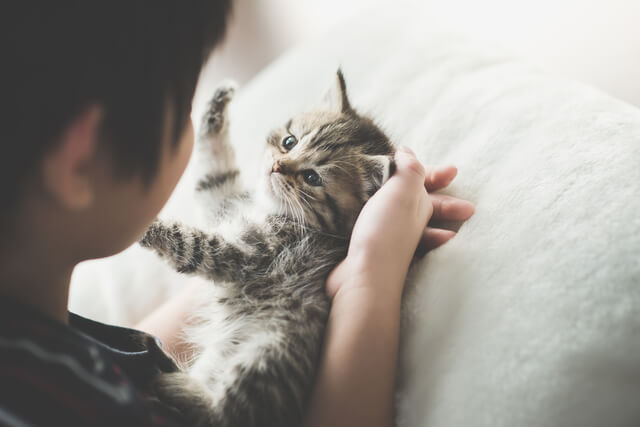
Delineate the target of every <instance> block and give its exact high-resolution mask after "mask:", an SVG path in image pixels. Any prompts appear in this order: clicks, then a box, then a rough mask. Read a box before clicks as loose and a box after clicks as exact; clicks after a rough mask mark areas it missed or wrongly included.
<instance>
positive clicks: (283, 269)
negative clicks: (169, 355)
mask: <svg viewBox="0 0 640 427" xmlns="http://www.w3.org/2000/svg"><path fill="white" fill-rule="evenodd" d="M233 93H234V89H233V87H231V86H229V87H221V88H219V89H218V90H217V91H216V92H215V94H214V96H213V98H212V100H211V102H210V104H209V108H208V111H207V112H206V113H205V115H204V117H203V120H202V123H201V126H200V130H199V133H198V135H199V136H198V140H199V141H198V147H197V148H198V149H199V150H201V151H202V152H201V153H200V154H201V156H200V157H201V159H204V165H205V166H206V167H207V168H208V169H209V173H208V174H207V175H205V176H204V177H203V178H202V179H201V180H200V181H199V183H198V185H197V189H196V191H197V193H198V195H200V196H203V197H205V198H206V199H207V202H208V205H207V208H208V209H209V211H210V212H211V213H212V215H211V220H210V223H211V226H212V227H211V230H200V229H195V228H191V227H187V226H185V225H182V224H180V223H164V222H158V221H157V222H155V223H154V224H152V225H151V227H150V228H149V230H148V231H147V232H146V234H145V235H144V237H143V239H142V240H141V242H140V243H141V244H142V245H143V246H145V247H149V248H152V249H154V250H155V251H156V252H157V253H158V254H159V255H160V256H162V257H164V258H166V259H167V260H168V261H169V262H170V263H171V264H172V265H173V266H174V267H175V268H176V269H177V270H178V271H179V272H182V273H189V274H196V275H200V276H202V277H205V278H207V279H209V280H211V282H212V286H211V289H210V290H208V292H210V293H209V294H207V295H205V296H203V301H202V309H201V310H200V312H199V313H198V316H199V318H200V319H201V322H200V323H199V324H198V326H196V327H195V328H194V330H193V331H192V332H191V333H190V339H191V340H192V341H193V343H194V344H195V345H196V347H197V356H196V357H195V358H194V361H193V363H192V364H191V366H189V367H188V368H187V369H186V370H185V371H183V372H178V373H172V374H164V375H163V376H160V377H159V378H158V380H157V389H158V394H159V396H160V398H161V399H162V400H164V401H165V402H166V403H168V404H170V405H172V406H173V407H175V408H177V409H178V410H179V411H181V412H182V413H183V414H184V415H185V416H186V417H187V418H188V420H189V421H190V422H192V423H193V424H194V425H198V426H220V427H223V426H224V427H237V426H245V427H251V426H262V427H264V426H278V427H286V426H299V425H300V423H301V420H302V415H303V410H304V408H305V403H306V401H307V398H308V397H309V392H310V390H311V388H312V385H313V383H314V377H315V373H316V367H317V363H318V359H319V355H320V350H321V345H322V338H323V332H324V327H325V323H326V321H327V317H328V312H329V306H330V302H329V300H328V298H327V296H326V294H325V290H324V283H325V280H326V278H327V276H328V274H329V272H330V271H331V269H332V268H333V267H334V266H335V265H336V264H338V263H339V262H340V261H341V260H342V259H343V258H344V256H345V255H346V251H347V246H348V243H349V237H350V234H351V229H352V227H353V225H354V222H355V219H356V217H357V215H358V213H359V212H360V210H361V208H362V206H363V205H364V203H365V202H366V201H367V199H368V198H369V197H371V195H372V194H373V193H374V192H375V191H376V190H377V189H378V188H379V187H380V186H381V185H382V183H384V182H385V181H386V180H387V179H388V177H389V176H390V175H391V174H393V171H394V168H395V164H394V162H393V153H394V148H393V145H392V144H391V143H390V142H389V139H388V138H387V137H386V136H385V134H384V133H383V132H382V131H381V130H380V129H379V128H378V127H377V126H376V125H375V124H374V123H373V122H372V121H371V120H370V119H368V118H366V117H362V116H360V115H358V114H357V113H356V111H355V110H354V109H353V108H352V107H351V105H350V103H349V99H348V97H347V92H346V87H345V81H344V77H343V75H342V73H341V72H340V70H338V72H337V76H336V83H335V88H334V89H333V91H332V92H331V93H332V96H330V97H329V99H331V100H332V101H331V102H329V103H327V104H325V105H323V106H322V107H320V108H318V109H316V110H314V111H312V112H309V113H306V114H302V115H300V116H298V117H295V118H293V119H291V120H289V121H288V122H287V123H286V125H285V126H284V127H283V128H280V129H277V130H275V131H273V132H272V133H271V134H270V135H269V136H268V137H267V147H266V155H265V165H264V168H263V170H262V179H261V183H260V185H259V186H258V188H257V190H256V191H254V192H252V193H248V192H245V191H244V189H243V188H242V187H241V185H240V180H239V174H240V173H239V170H238V169H237V167H236V165H235V162H234V153H233V149H232V147H231V145H230V144H229V141H228V119H227V104H228V103H229V101H230V100H231V98H232V96H233Z"/></svg>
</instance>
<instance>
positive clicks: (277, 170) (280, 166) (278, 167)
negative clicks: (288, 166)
mask: <svg viewBox="0 0 640 427" xmlns="http://www.w3.org/2000/svg"><path fill="white" fill-rule="evenodd" d="M271 172H272V173H273V172H275V173H285V169H284V165H283V164H282V163H280V160H276V162H275V163H274V164H273V166H271Z"/></svg>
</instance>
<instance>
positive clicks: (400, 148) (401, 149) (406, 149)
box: [398, 145, 416, 156]
mask: <svg viewBox="0 0 640 427" xmlns="http://www.w3.org/2000/svg"><path fill="white" fill-rule="evenodd" d="M398 150H399V151H402V152H403V153H409V154H411V155H412V156H415V155H416V153H414V152H413V150H412V149H411V148H409V147H407V146H406V145H401V146H400V147H398Z"/></svg>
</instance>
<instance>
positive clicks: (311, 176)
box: [302, 169, 322, 187]
mask: <svg viewBox="0 0 640 427" xmlns="http://www.w3.org/2000/svg"><path fill="white" fill-rule="evenodd" d="M302 178H303V179H304V182H306V183H307V184H309V185H313V186H314V187H318V186H320V185H322V179H320V175H318V174H317V173H316V172H315V171H312V170H311V169H309V170H306V171H302Z"/></svg>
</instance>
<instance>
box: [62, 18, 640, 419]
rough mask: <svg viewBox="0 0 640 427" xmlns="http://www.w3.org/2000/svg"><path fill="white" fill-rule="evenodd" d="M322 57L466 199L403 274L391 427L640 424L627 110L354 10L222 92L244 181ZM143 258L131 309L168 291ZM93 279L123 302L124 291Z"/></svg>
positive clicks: (637, 121)
mask: <svg viewBox="0 0 640 427" xmlns="http://www.w3.org/2000/svg"><path fill="white" fill-rule="evenodd" d="M338 64H341V65H342V67H343V70H344V74H345V77H346V80H347V86H348V90H349V93H350V96H351V99H352V103H353V105H354V106H355V107H356V109H358V110H360V111H362V112H368V113H370V115H371V116H372V117H373V118H375V119H376V121H377V122H378V123H380V124H381V125H382V126H383V128H384V129H385V130H386V131H387V132H388V133H389V135H391V136H392V139H393V140H394V141H395V142H396V143H398V144H404V145H408V146H410V147H412V148H413V149H414V150H415V151H416V152H417V154H418V156H419V158H420V159H421V160H422V161H423V162H424V163H427V164H449V163H453V164H455V165H457V166H458V168H459V170H460V173H459V177H458V178H457V179H456V181H454V184H453V185H452V186H451V187H450V188H449V189H448V190H447V192H448V193H450V194H454V195H456V196H458V197H462V198H466V199H469V200H471V201H473V202H474V203H475V204H476V214H475V216H474V217H473V218H472V219H471V220H470V221H468V222H467V223H466V224H464V225H463V226H462V227H461V228H460V230H459V233H458V235H457V236H456V237H455V239H454V240H452V241H451V242H449V243H448V244H447V245H445V246H444V247H442V248H440V249H438V250H435V251H433V252H431V253H430V254H429V255H427V257H426V258H425V259H423V260H422V261H421V262H419V263H418V264H416V265H415V267H414V269H413V270H412V272H411V279H410V282H409V284H408V285H407V291H406V294H405V310H404V315H405V318H404V319H403V320H404V326H403V340H402V341H403V343H402V350H401V369H400V378H399V387H398V419H399V425H400V426H411V427H418V426H447V427H450V426H492V427H494V426H602V425H607V426H637V425H640V288H639V287H640V214H639V213H640V197H639V196H640V167H639V166H640V110H638V109H636V108H635V107H632V106H629V105H627V104H625V103H623V102H620V101H617V100H615V99H613V98H611V97H609V96H607V95H605V94H603V93H601V92H598V91H596V90H593V89H591V88H589V87H586V86H583V85H579V84H576V83H572V82H569V81H560V80H557V79H554V78H551V77H547V76H545V75H543V74H540V73H538V72H536V71H535V70H532V69H530V68H528V67H527V66H526V65H522V64H520V63H518V62H517V61H515V60H513V59H511V58H509V57H508V56H507V55H505V54H502V53H496V52H494V51H493V50H492V49H491V48H490V47H485V46H475V45H474V43H473V42H471V41H468V40H467V41H465V40H461V39H458V38H457V37H454V36H448V35H447V33H446V32H443V31H441V30H437V29H436V25H435V23H433V22H429V18H428V16H427V15H425V14H416V13H411V14H410V13H407V14H397V15H394V14H392V13H390V12H384V13H374V14H371V15H363V16H360V17H358V18H357V19H356V20H354V21H351V22H349V23H347V24H345V25H343V26H341V27H340V28H337V29H336V30H335V31H333V32H331V33H330V34H328V35H327V36H325V37H323V38H322V39H318V40H316V41H315V42H310V43H307V44H305V45H304V46H302V47H300V48H298V49H296V50H294V51H291V52H290V53H289V54H287V55H285V56H284V57H282V58H281V59H279V60H278V61H276V63H274V64H273V65H272V66H270V67H269V68H268V69H267V70H265V71H264V72H263V73H261V74H260V75H259V76H258V77H257V78H255V79H254V80H253V81H252V82H251V83H250V84H249V85H248V86H247V87H245V88H243V90H242V91H241V92H240V93H239V94H238V95H237V98H236V100H235V101H234V103H233V104H232V106H231V110H230V114H231V115H230V119H231V132H232V140H234V141H236V144H237V149H238V153H239V157H240V158H243V159H246V163H245V164H244V166H245V170H246V172H247V177H248V178H247V180H248V182H249V183H251V182H252V180H253V178H252V176H254V175H252V173H253V171H255V168H254V165H256V164H257V162H258V160H259V156H260V152H261V150H262V146H263V144H264V137H265V135H266V133H267V131H268V130H269V129H270V128H271V127H272V126H274V125H276V124H279V123H281V122H283V121H285V120H286V119H287V118H288V117H289V115H290V114H291V113H293V112H297V111H300V110H302V109H305V108H308V107H309V106H311V105H313V104H314V103H315V102H316V101H317V100H318V99H319V98H320V97H321V95H322V93H323V91H324V89H325V88H326V87H328V85H329V84H330V82H331V78H332V73H333V72H334V71H335V69H336V67H337V65H338ZM206 83H207V84H205V85H204V86H205V87H211V86H212V85H211V84H210V82H206ZM199 111H201V106H196V111H195V114H196V115H198V114H199ZM187 181H188V180H187ZM187 181H185V182H187ZM188 187H189V186H188V185H187V184H185V188H188ZM187 193H188V192H187ZM183 194H186V193H184V192H183ZM176 197H177V198H176V200H182V199H180V198H181V197H185V196H184V195H182V196H181V195H180V194H179V195H177V196H176ZM185 200H186V199H185ZM176 205H178V208H175V206H176ZM185 207H186V208H187V210H188V203H187V204H186V206H185V203H182V202H180V203H175V202H174V207H173V208H172V207H170V208H169V209H168V211H167V212H169V214H173V215H174V216H181V215H187V214H188V213H187V212H185V213H181V212H182V210H183V209H184V208H185ZM136 251H137V250H136V249H133V252H136ZM126 257H127V255H123V256H120V257H117V258H120V259H122V258H126ZM130 259H131V257H130ZM118 262H119V263H122V262H123V261H117V262H116V261H113V260H107V261H102V263H103V265H102V266H101V267H100V268H102V271H105V270H112V269H113V265H115V264H116V263H118ZM152 262H153V261H152ZM129 263H130V264H135V265H134V266H132V267H131V268H134V267H135V268H134V269H137V270H138V271H141V269H142V268H144V265H145V264H144V262H143V261H135V262H131V261H129ZM94 265H95V264H94ZM94 265H92V264H87V265H86V266H84V267H83V268H82V269H81V270H79V272H78V274H77V275H76V278H75V281H74V292H73V294H72V308H75V309H76V310H78V311H80V312H81V313H85V314H89V315H91V314H92V313H91V311H92V308H91V307H96V306H97V305H98V304H94V305H91V301H90V300H91V299H92V297H91V295H95V294H94V292H95V291H94V290H91V291H88V290H87V289H89V288H88V287H87V286H86V283H84V282H86V281H87V280H88V279H89V278H95V277H103V278H104V276H100V275H101V274H102V273H100V272H99V271H100V270H99V269H98V267H94ZM158 265H161V264H154V267H153V268H154V271H155V274H157V275H158V277H160V278H159V279H156V278H154V279H153V281H152V282H155V281H158V283H162V284H163V286H158V288H157V289H155V288H151V287H150V286H149V285H148V284H147V285H146V286H145V287H143V288H140V289H142V290H138V291H136V292H138V295H139V296H138V297H137V299H136V301H135V305H136V306H137V307H138V308H139V307H140V306H141V305H145V304H146V305H147V307H152V306H153V304H156V303H157V301H158V300H160V299H162V297H163V295H164V293H165V292H167V289H170V288H172V287H173V286H175V284H173V285H170V286H169V288H168V287H167V286H164V284H165V283H167V282H169V283H175V280H169V279H166V277H164V273H163V271H166V270H163V267H158ZM118 268H120V267H118ZM131 271H133V270H131ZM121 275H122V276H124V277H122V278H121V279H122V280H126V276H127V274H126V273H122V274H121ZM83 277H84V280H82V279H83ZM100 280H102V279H100ZM108 281H109V280H106V279H105V282H108ZM109 286H119V287H120V288H119V289H120V292H121V293H120V294H119V295H118V296H117V297H116V298H115V300H114V303H113V304H115V307H117V306H118V300H119V301H120V302H121V304H120V307H121V308H122V307H124V308H129V309H131V308H132V306H133V305H132V304H131V303H130V302H129V303H125V304H124V305H123V304H122V301H125V300H126V298H130V297H129V296H127V295H131V292H132V291H131V289H132V288H135V286H132V285H126V284H125V285H122V283H121V284H119V285H113V284H112V285H109ZM91 289H95V287H92V288H91ZM101 289H104V286H103V287H102V288H101ZM107 293H112V291H107ZM142 295H144V297H142ZM93 299H94V300H95V299H96V298H95V296H94V297H93ZM126 301H131V299H129V300H126ZM98 302H100V303H103V302H104V301H98ZM101 305H104V304H101ZM139 310H140V311H142V310H141V309H139ZM124 311H126V309H125V310H124ZM125 315H126V313H121V314H119V315H114V314H113V310H112V313H111V314H108V313H104V312H103V313H102V314H100V313H98V314H96V316H98V317H100V316H105V317H103V319H105V320H110V321H116V322H125V323H126V322H127V321H132V319H134V318H135V316H133V317H128V318H125V317H122V316H125ZM118 316H120V317H118ZM123 319H124V320H123Z"/></svg>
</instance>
